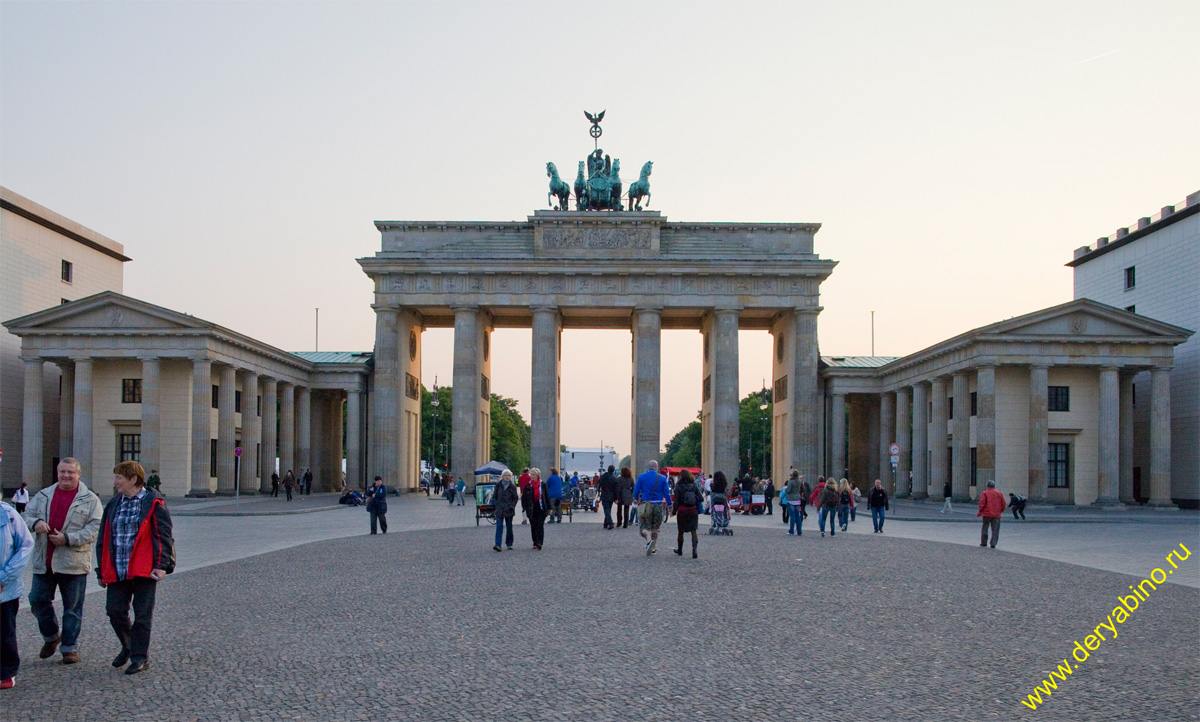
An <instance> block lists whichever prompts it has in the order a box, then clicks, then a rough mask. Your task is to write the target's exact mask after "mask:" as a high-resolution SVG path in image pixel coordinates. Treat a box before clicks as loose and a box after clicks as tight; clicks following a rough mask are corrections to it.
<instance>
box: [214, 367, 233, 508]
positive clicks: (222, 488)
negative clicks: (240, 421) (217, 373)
mask: <svg viewBox="0 0 1200 722" xmlns="http://www.w3.org/2000/svg"><path fill="white" fill-rule="evenodd" d="M237 372H238V370H237V368H235V367H233V366H222V367H221V381H220V385H219V386H218V389H217V493H218V494H233V493H234V491H235V490H236V488H235V485H234V473H235V471H236V466H237V457H235V456H234V455H233V450H234V448H235V447H236V446H237V444H236V443H235V442H236V441H237V438H236V434H237V423H236V419H235V417H234V414H235V413H236V410H235V405H234V399H235V398H236V394H237Z"/></svg>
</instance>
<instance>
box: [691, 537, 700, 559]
mask: <svg viewBox="0 0 1200 722" xmlns="http://www.w3.org/2000/svg"><path fill="white" fill-rule="evenodd" d="M699 544H700V540H699V539H693V540H692V559H696V558H698V557H697V555H696V547H697V546H698V545H699Z"/></svg>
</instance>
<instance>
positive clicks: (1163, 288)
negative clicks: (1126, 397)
mask: <svg viewBox="0 0 1200 722" xmlns="http://www.w3.org/2000/svg"><path fill="white" fill-rule="evenodd" d="M1067 265H1068V266H1070V267H1071V268H1072V269H1073V271H1074V276H1075V298H1090V299H1093V300H1096V301H1099V302H1101V303H1106V304H1108V305H1110V306H1116V307H1117V308H1123V309H1125V310H1126V311H1129V312H1131V313H1136V314H1138V315H1139V316H1148V317H1150V318H1154V319H1158V320H1160V321H1165V322H1167V323H1170V324H1174V325H1176V326H1182V327H1184V328H1188V329H1193V330H1200V192H1196V193H1192V194H1191V195H1189V196H1188V197H1187V199H1186V200H1184V201H1183V202H1182V203H1178V204H1176V205H1172V206H1164V207H1163V208H1162V209H1161V210H1160V211H1159V212H1158V213H1155V214H1154V215H1152V216H1145V217H1143V218H1140V219H1138V222H1137V223H1136V224H1134V225H1133V226H1130V227H1128V228H1120V229H1118V230H1117V231H1116V233H1113V234H1112V235H1111V236H1107V237H1104V238H1100V239H1098V240H1097V241H1096V242H1095V243H1094V244H1092V245H1088V246H1083V247H1081V248H1077V249H1076V250H1075V257H1074V259H1072V260H1071V262H1070V263H1068V264H1067ZM1170 377H1171V399H1170V403H1171V496H1172V498H1174V499H1177V500H1179V501H1180V503H1181V504H1182V505H1185V506H1190V507H1195V506H1197V505H1200V337H1198V336H1193V337H1192V338H1190V339H1189V340H1188V341H1186V342H1184V343H1183V344H1181V345H1180V346H1179V347H1177V348H1176V349H1175V361H1174V365H1173V366H1172V367H1171V370H1170ZM1131 383H1132V390H1131V391H1130V393H1131V394H1132V396H1133V398H1134V399H1137V400H1138V401H1139V402H1141V401H1142V400H1144V399H1149V398H1150V395H1151V393H1152V390H1151V389H1152V384H1153V380H1152V378H1151V374H1150V373H1149V372H1141V373H1138V374H1137V375H1135V376H1134V377H1133V379H1132V381H1131ZM1151 415H1152V404H1149V403H1137V404H1136V405H1135V406H1134V409H1133V418H1132V424H1133V431H1132V443H1133V449H1132V451H1131V452H1130V454H1131V456H1132V459H1133V468H1132V472H1131V473H1132V474H1133V487H1134V489H1135V493H1137V494H1138V496H1144V493H1145V487H1146V484H1147V482H1148V480H1149V477H1148V476H1147V474H1148V473H1149V470H1150V467H1151V465H1152V463H1153V462H1152V459H1153V456H1154V454H1155V452H1156V447H1155V446H1154V440H1153V438H1152V435H1151V425H1152V416H1151Z"/></svg>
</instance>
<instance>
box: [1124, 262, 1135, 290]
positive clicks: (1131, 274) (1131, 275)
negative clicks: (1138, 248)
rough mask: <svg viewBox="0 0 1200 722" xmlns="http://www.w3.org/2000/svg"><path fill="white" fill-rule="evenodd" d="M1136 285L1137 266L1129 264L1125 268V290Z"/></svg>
mask: <svg viewBox="0 0 1200 722" xmlns="http://www.w3.org/2000/svg"><path fill="white" fill-rule="evenodd" d="M1136 285H1137V266H1130V267H1129V268H1126V269H1125V290H1126V291H1128V290H1129V289H1131V288H1133V287H1134V286H1136Z"/></svg>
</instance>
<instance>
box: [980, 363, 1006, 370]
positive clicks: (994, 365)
mask: <svg viewBox="0 0 1200 722" xmlns="http://www.w3.org/2000/svg"><path fill="white" fill-rule="evenodd" d="M999 365H1000V364H990V363H989V364H976V365H975V371H976V372H978V371H979V370H980V369H991V370H993V371H995V370H996V367H997V366H999Z"/></svg>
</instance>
